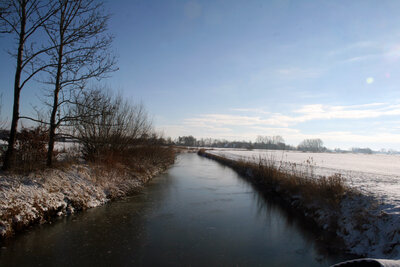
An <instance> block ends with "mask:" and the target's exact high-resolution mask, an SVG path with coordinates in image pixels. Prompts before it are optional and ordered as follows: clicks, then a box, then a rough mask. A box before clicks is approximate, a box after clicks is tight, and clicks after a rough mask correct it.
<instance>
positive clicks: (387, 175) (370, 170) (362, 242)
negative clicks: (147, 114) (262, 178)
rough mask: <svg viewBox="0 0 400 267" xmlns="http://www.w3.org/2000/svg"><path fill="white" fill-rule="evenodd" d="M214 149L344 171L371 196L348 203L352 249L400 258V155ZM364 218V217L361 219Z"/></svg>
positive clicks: (319, 170)
mask: <svg viewBox="0 0 400 267" xmlns="http://www.w3.org/2000/svg"><path fill="white" fill-rule="evenodd" d="M207 152H208V153H211V154H215V155H219V156H224V157H227V158H230V159H234V160H238V159H247V160H258V158H259V157H262V158H267V159H269V160H273V161H274V162H275V164H276V166H277V167H282V168H283V169H286V170H292V168H293V166H295V168H296V170H297V171H299V172H303V173H308V174H313V175H312V176H313V177H315V178H318V176H321V175H322V176H330V175H333V174H335V173H340V174H341V175H342V177H344V178H345V181H346V183H347V184H348V185H349V186H350V187H352V188H355V189H357V190H358V191H359V192H361V193H362V195H363V196H369V197H370V198H369V199H372V202H371V201H365V200H366V199H367V198H359V199H351V200H350V199H349V200H348V201H347V202H344V203H343V204H342V213H343V218H342V220H341V224H342V230H344V229H346V230H345V231H344V232H341V233H338V234H339V235H341V236H342V237H343V238H344V240H345V241H346V243H347V244H348V245H349V247H350V250H351V251H352V252H354V253H358V254H367V255H370V256H374V257H388V254H385V252H389V253H390V256H389V257H392V258H393V257H394V258H400V255H399V250H400V156H399V155H383V154H370V155H369V154H353V153H345V154H343V153H303V152H297V151H277V150H251V151H250V150H233V149H230V150H229V149H215V150H208V151H207ZM357 214H363V215H367V216H366V217H368V218H369V221H366V222H365V223H362V224H361V225H362V227H361V228H362V229H358V227H356V224H355V222H354V220H353V219H351V218H354V217H356V216H355V215H357ZM358 223H359V222H358Z"/></svg>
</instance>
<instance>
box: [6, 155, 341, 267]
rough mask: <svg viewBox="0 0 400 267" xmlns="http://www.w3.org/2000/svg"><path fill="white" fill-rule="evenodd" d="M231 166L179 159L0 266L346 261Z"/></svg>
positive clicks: (27, 244)
mask: <svg viewBox="0 0 400 267" xmlns="http://www.w3.org/2000/svg"><path fill="white" fill-rule="evenodd" d="M318 239H319V235H316V234H315V233H313V232H312V231H311V230H310V229H307V226H306V225H304V224H303V223H301V222H300V221H299V220H297V219H296V218H293V216H291V215H290V214H289V213H287V212H286V211H285V210H283V209H282V208H280V206H279V205H276V204H274V202H273V201H270V200H267V199H266V198H265V197H264V196H262V195H261V194H260V193H258V192H257V190H255V189H254V188H253V187H252V185H250V184H249V183H248V182H246V181H245V180H244V179H242V178H241V177H239V176H238V175H237V174H236V173H235V172H234V171H232V170H231V169H230V168H227V167H224V166H222V165H220V164H218V163H216V162H215V161H212V160H209V159H205V158H202V157H199V156H197V155H196V154H185V155H181V156H179V157H178V160H177V163H176V164H175V165H174V166H173V167H172V168H171V169H170V170H169V171H168V172H167V173H165V174H163V175H160V176H159V177H157V178H155V179H153V180H152V181H151V182H150V184H148V185H147V186H146V188H145V189H144V190H143V192H142V193H140V194H136V195H134V196H130V197H127V198H125V199H123V200H119V201H114V202H112V203H110V204H108V205H105V206H103V207H99V208H95V209H92V210H89V211H87V212H83V213H81V214H77V215H74V216H70V217H67V218H62V219H60V220H58V221H56V222H54V223H53V224H52V225H42V226H36V227H33V228H32V229H30V230H29V231H27V232H26V233H22V234H19V235H17V236H16V237H15V238H13V239H12V240H9V241H7V242H6V243H4V244H2V246H3V247H2V249H1V250H0V266H259V265H260V266H261V265H262V266H328V265H330V264H333V263H336V262H338V261H341V260H343V259H345V258H346V257H343V256H340V255H332V253H329V252H326V250H325V249H324V247H323V246H320V245H319V243H320V242H317V240H318Z"/></svg>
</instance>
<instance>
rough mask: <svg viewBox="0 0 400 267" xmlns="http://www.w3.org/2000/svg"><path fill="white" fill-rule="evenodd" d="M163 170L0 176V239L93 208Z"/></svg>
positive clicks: (84, 168) (77, 168)
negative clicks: (35, 224) (50, 220)
mask: <svg viewBox="0 0 400 267" xmlns="http://www.w3.org/2000/svg"><path fill="white" fill-rule="evenodd" d="M164 169H165V166H162V167H161V166H158V167H156V166H153V167H151V166H150V167H148V168H147V171H146V172H144V173H132V172H129V171H128V170H121V169H119V170H105V169H104V168H101V167H99V166H89V165H85V164H77V165H73V166H70V167H67V168H65V169H64V170H60V169H49V170H45V171H41V172H37V173H32V174H30V175H27V176H23V175H9V174H5V173H1V174H0V237H5V236H9V235H12V234H13V233H14V232H15V231H17V230H20V229H23V228H24V227H26V226H28V225H30V224H33V223H43V222H46V221H48V220H49V219H51V218H52V217H55V216H61V215H65V214H70V213H74V212H75V211H78V210H85V209H88V208H93V207H97V206H99V205H103V204H104V203H106V202H108V201H109V200H110V199H112V198H116V197H120V196H123V195H125V194H127V193H128V192H129V191H131V190H133V189H135V188H138V187H140V186H141V185H142V184H143V183H144V182H146V181H147V180H149V179H150V178H151V177H153V176H155V175H156V174H158V173H160V172H161V171H162V170H164Z"/></svg>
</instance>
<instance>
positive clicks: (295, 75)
mask: <svg viewBox="0 0 400 267" xmlns="http://www.w3.org/2000/svg"><path fill="white" fill-rule="evenodd" d="M276 73H277V74H278V75H280V76H282V77H284V78H286V79H299V78H302V79H303V78H316V77H319V76H320V75H321V74H322V70H319V69H309V68H283V69H278V70H277V71H276Z"/></svg>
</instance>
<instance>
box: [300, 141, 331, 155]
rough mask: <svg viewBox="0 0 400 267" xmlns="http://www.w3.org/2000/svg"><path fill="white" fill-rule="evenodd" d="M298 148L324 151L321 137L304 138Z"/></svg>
mask: <svg viewBox="0 0 400 267" xmlns="http://www.w3.org/2000/svg"><path fill="white" fill-rule="evenodd" d="M297 149H298V150H301V151H311V152H322V151H325V150H326V148H325V147H324V143H323V142H322V140H321V139H319V138H316V139H305V140H303V141H302V142H301V143H300V144H299V145H298V146H297Z"/></svg>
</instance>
